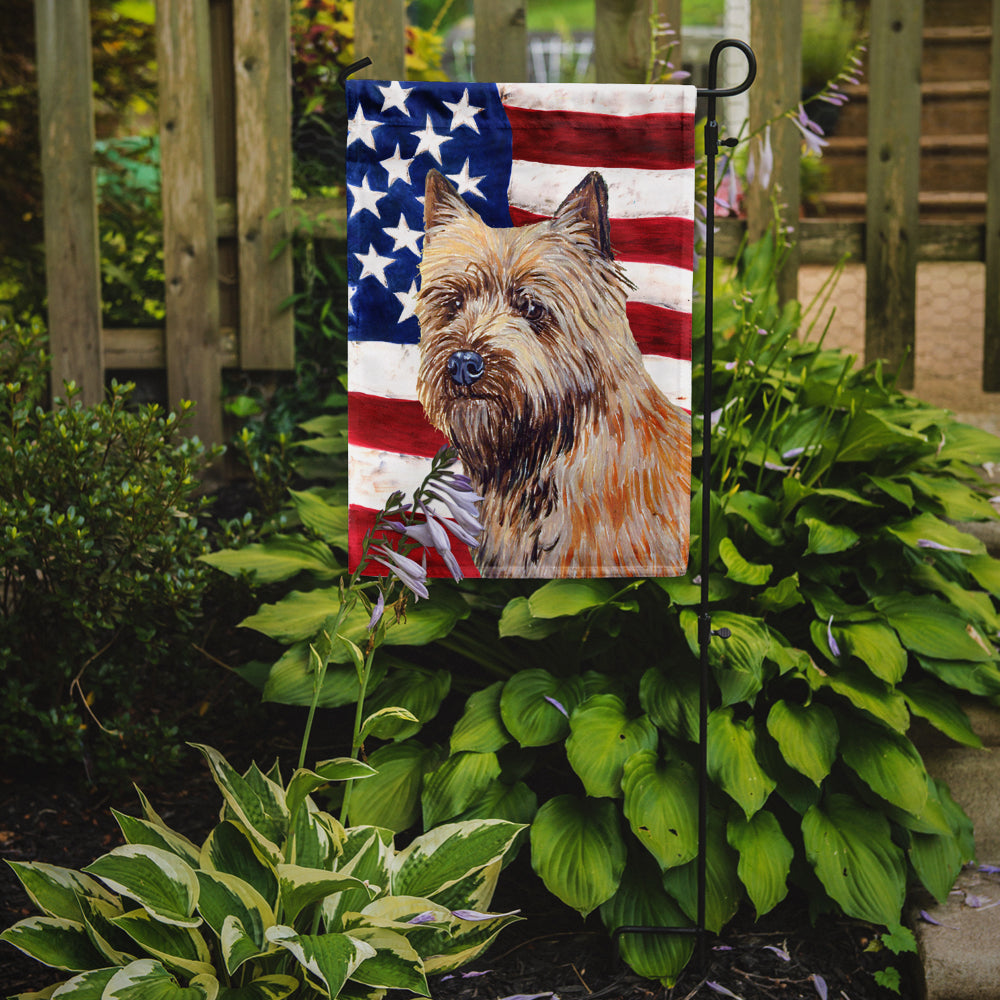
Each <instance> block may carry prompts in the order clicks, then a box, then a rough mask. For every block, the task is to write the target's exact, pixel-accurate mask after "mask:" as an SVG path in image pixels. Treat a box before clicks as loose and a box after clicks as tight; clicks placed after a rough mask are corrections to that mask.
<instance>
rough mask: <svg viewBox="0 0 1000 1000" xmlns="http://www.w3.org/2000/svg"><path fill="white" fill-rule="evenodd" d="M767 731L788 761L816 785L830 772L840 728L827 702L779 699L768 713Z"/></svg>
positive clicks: (835, 753)
mask: <svg viewBox="0 0 1000 1000" xmlns="http://www.w3.org/2000/svg"><path fill="white" fill-rule="evenodd" d="M767 731H768V732H769V733H770V734H771V735H772V736H773V737H774V739H775V740H776V741H777V743H778V746H779V747H780V748H781V756H782V757H783V758H784V759H785V761H786V762H787V763H788V764H789V765H790V766H791V767H794V768H795V770H796V771H799V772H800V773H802V774H804V775H805V776H806V777H807V778H809V779H811V780H812V782H813V783H814V784H815V785H817V786H818V785H819V784H820V782H821V781H822V780H823V779H824V778H825V777H826V776H827V775H828V774H829V773H830V769H831V768H832V767H833V761H834V759H835V757H836V755H837V742H838V740H839V738H840V731H839V730H838V728H837V720H836V719H835V718H834V715H833V712H831V711H830V709H829V708H827V706H826V705H823V704H820V703H819V702H815V701H814V702H812V703H811V704H809V705H798V704H796V703H795V702H790V701H782V700H780V699H779V700H778V701H776V702H775V703H774V704H773V705H772V706H771V711H770V712H769V713H768V716H767Z"/></svg>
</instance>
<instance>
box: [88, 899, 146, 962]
mask: <svg viewBox="0 0 1000 1000" xmlns="http://www.w3.org/2000/svg"><path fill="white" fill-rule="evenodd" d="M80 905H81V908H82V910H83V921H84V923H85V924H86V925H87V931H88V933H89V934H90V940H91V941H92V942H93V943H94V947H95V948H97V950H98V951H99V952H100V953H101V954H102V955H103V956H104V958H105V963H104V964H105V965H128V963H129V962H131V961H133V960H134V959H137V958H139V951H140V949H138V948H137V947H136V946H135V942H134V941H133V940H132V939H131V938H130V937H129V936H128V935H127V934H125V933H123V932H122V930H121V929H120V928H118V927H116V926H115V925H114V919H115V917H120V916H121V915H122V914H123V913H124V912H125V911H124V910H123V909H122V906H121V903H120V902H114V903H109V902H107V901H106V900H104V899H96V898H95V897H93V896H83V897H81V899H80Z"/></svg>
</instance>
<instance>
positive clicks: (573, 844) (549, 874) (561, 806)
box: [531, 795, 625, 916]
mask: <svg viewBox="0 0 1000 1000" xmlns="http://www.w3.org/2000/svg"><path fill="white" fill-rule="evenodd" d="M531 865H532V867H533V868H534V869H535V871H536V872H537V873H538V875H539V876H540V877H541V879H542V881H543V882H544V883H545V886H546V888H547V889H548V890H549V892H551V893H553V894H554V895H556V896H558V897H559V898H560V899H561V900H562V901H563V902H564V903H566V904H567V905H568V906H572V907H573V909H574V910H577V911H579V912H580V914H582V915H583V916H586V915H587V914H588V913H590V912H591V911H592V910H595V909H596V908H597V907H598V906H600V905H601V903H603V902H604V901H605V900H606V899H609V898H610V897H611V896H612V895H614V893H615V891H616V890H617V889H618V884H619V882H620V881H621V877H622V872H623V871H624V870H625V842H624V840H623V839H622V835H621V829H620V827H619V820H618V809H617V807H616V806H615V803H613V802H611V801H610V800H608V799H591V798H586V799H580V798H577V797H575V796H573V795H558V796H556V797H555V798H552V799H549V800H548V802H546V803H545V804H544V805H543V806H542V807H541V808H540V809H539V810H538V815H537V816H536V817H535V821H534V823H532V824H531Z"/></svg>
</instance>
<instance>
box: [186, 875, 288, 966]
mask: <svg viewBox="0 0 1000 1000" xmlns="http://www.w3.org/2000/svg"><path fill="white" fill-rule="evenodd" d="M198 883H199V885H200V887H201V893H200V896H199V898H198V910H199V912H200V913H201V915H202V916H203V917H204V918H205V922H206V923H207V924H208V925H209V927H211V928H212V930H213V931H215V933H216V935H217V936H218V937H219V938H220V940H221V939H222V938H223V929H224V927H225V924H226V922H227V920H236V921H238V923H239V928H238V930H239V931H240V932H241V934H242V937H245V938H249V939H250V942H251V944H252V946H253V948H254V954H259V953H260V952H262V951H264V950H266V942H265V940H264V931H265V930H267V928H268V927H271V926H273V925H274V923H275V919H274V912H273V910H272V909H271V907H270V905H268V902H267V900H266V899H264V897H263V896H262V895H261V894H260V893H259V892H258V891H257V890H256V889H255V888H254V887H253V886H252V885H250V884H249V883H248V882H244V881H243V880H242V879H238V878H237V877H236V876H235V875H226V874H225V873H223V872H205V871H200V872H198ZM234 933H235V929H231V930H230V938H231V939H232V938H233V935H234ZM238 936H239V935H237V937H238ZM225 950H226V966H227V971H228V972H229V974H230V975H232V974H233V973H234V972H235V971H236V969H237V967H238V966H239V965H240V964H242V962H244V961H246V959H247V958H248V957H251V956H250V955H246V954H245V950H246V949H245V948H244V947H243V946H242V945H241V946H240V958H239V961H237V962H236V964H233V965H230V957H231V955H232V949H231V948H230V949H225Z"/></svg>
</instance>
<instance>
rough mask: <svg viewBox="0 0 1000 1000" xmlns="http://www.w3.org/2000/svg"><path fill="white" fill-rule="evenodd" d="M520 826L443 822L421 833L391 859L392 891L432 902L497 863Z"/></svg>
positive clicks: (504, 823)
mask: <svg viewBox="0 0 1000 1000" xmlns="http://www.w3.org/2000/svg"><path fill="white" fill-rule="evenodd" d="M522 829H523V827H522V826H521V825H520V824H518V823H508V822H506V821H505V820H502V819H495V820H474V821H469V822H464V823H446V824H445V825H444V826H439V827H437V828H436V829H434V830H429V831H428V832H427V833H424V834H421V835H420V836H419V837H417V838H415V839H414V840H413V841H412V843H410V845H409V846H408V847H406V848H405V849H404V850H402V851H400V852H399V853H398V854H397V855H396V857H395V858H394V859H393V871H392V892H393V893H394V894H395V893H399V894H400V895H405V896H426V897H428V898H429V899H433V898H434V897H435V896H436V895H437V894H438V893H440V892H441V891H442V890H444V889H447V888H448V887H449V886H451V885H454V884H455V883H456V882H458V881H459V880H460V879H463V878H465V877H466V876H467V875H470V874H472V873H473V872H476V871H479V870H480V869H482V868H486V867H487V866H488V865H492V864H493V863H494V862H497V861H499V860H500V859H501V858H502V857H503V856H504V854H506V853H507V851H508V850H510V847H511V845H512V844H513V843H514V838H515V837H516V836H517V834H518V832H519V831H520V830H522Z"/></svg>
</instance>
